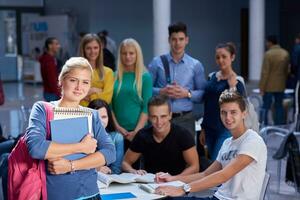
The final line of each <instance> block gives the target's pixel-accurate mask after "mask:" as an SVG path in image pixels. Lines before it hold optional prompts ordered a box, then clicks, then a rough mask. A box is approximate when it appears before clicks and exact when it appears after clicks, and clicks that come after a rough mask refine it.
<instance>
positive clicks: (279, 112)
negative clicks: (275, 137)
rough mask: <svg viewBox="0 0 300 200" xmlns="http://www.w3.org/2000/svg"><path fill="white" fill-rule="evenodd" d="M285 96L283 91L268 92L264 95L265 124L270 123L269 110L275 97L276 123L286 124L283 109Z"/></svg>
mask: <svg viewBox="0 0 300 200" xmlns="http://www.w3.org/2000/svg"><path fill="white" fill-rule="evenodd" d="M283 98H284V93H283V92H266V93H265V94H264V95H263V116H262V117H263V119H264V124H265V125H268V123H269V122H268V112H269V110H270V108H271V105H272V103H273V99H274V107H275V114H274V115H275V118H274V124H275V125H279V124H285V122H284V109H283V105H282V103H283Z"/></svg>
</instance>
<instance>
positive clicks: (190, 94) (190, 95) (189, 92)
mask: <svg viewBox="0 0 300 200" xmlns="http://www.w3.org/2000/svg"><path fill="white" fill-rule="evenodd" d="M188 98H189V99H190V98H192V93H191V91H190V90H189V91H188Z"/></svg>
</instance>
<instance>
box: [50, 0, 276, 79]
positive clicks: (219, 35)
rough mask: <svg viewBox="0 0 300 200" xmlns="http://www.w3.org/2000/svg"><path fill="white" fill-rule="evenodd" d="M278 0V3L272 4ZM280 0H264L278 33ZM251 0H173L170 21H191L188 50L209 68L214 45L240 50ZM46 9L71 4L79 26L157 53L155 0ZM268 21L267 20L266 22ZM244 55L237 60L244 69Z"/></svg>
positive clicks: (69, 0) (53, 3) (105, 0)
mask: <svg viewBox="0 0 300 200" xmlns="http://www.w3.org/2000/svg"><path fill="white" fill-rule="evenodd" d="M274 2H275V4H274ZM278 2H279V0H276V1H272V0H266V7H267V6H268V5H269V7H268V8H267V9H268V10H267V11H266V14H267V16H266V20H267V22H266V24H267V25H266V26H267V30H268V32H271V33H272V34H276V33H278V31H279V30H278V29H279V28H278V27H279V25H278V23H279V22H278V21H277V20H278V17H275V18H274V17H273V16H275V15H276V14H279V6H278V5H279V4H278ZM248 3H249V2H248V0H243V1H242V0H227V1H220V0H185V1H183V0H172V1H171V21H172V22H175V21H183V22H185V23H187V25H188V32H189V36H190V44H189V46H188V49H187V52H188V53H189V54H191V55H192V56H194V57H195V58H198V59H199V60H200V61H201V62H202V63H203V64H204V66H205V70H206V73H207V74H208V73H209V72H211V71H212V70H214V69H216V64H215V60H214V49H215V46H216V45H217V44H218V43H220V42H226V41H232V42H234V43H235V44H236V45H237V47H238V51H239V50H240V49H239V48H240V10H241V8H248ZM45 6H46V7H45V12H46V14H61V13H63V12H65V11H68V10H72V13H73V14H75V16H76V17H77V29H78V32H80V31H87V32H89V31H90V32H98V31H100V30H102V29H104V28H105V29H107V30H108V31H109V32H110V35H111V37H112V38H114V39H115V40H116V42H117V43H119V42H121V41H122V40H123V39H124V38H127V37H133V38H135V39H137V40H138V41H139V43H140V44H141V46H142V49H143V53H144V59H145V64H146V65H147V64H148V63H149V62H150V61H151V59H152V57H153V26H152V15H153V14H152V13H153V12H152V1H151V0H126V1H120V0H85V1H83V0H76V1H73V0H64V1H61V0H45ZM268 22H269V23H268ZM239 58H240V55H239V54H238V56H237V60H236V62H235V64H234V67H235V69H236V71H237V72H238V73H239V72H240V59H239Z"/></svg>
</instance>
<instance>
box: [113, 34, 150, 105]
mask: <svg viewBox="0 0 300 200" xmlns="http://www.w3.org/2000/svg"><path fill="white" fill-rule="evenodd" d="M127 46H132V47H134V48H135V51H136V62H135V66H134V72H135V80H134V86H135V87H136V90H137V93H138V96H139V98H140V99H141V100H142V99H143V98H142V85H143V74H144V73H145V72H146V71H147V70H146V67H145V65H144V59H143V53H142V49H141V47H140V45H139V43H138V42H137V41H136V40H135V39H132V38H127V39H125V40H123V41H122V42H121V44H120V47H119V51H118V70H117V76H116V80H119V87H118V92H117V94H119V92H120V89H121V86H122V80H123V73H124V67H125V66H124V64H123V63H122V59H121V53H122V48H123V47H127Z"/></svg>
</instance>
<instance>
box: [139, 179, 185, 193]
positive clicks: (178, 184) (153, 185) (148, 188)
mask: <svg viewBox="0 0 300 200" xmlns="http://www.w3.org/2000/svg"><path fill="white" fill-rule="evenodd" d="M165 185H167V186H175V187H181V186H183V185H184V182H182V181H171V182H165V183H148V184H140V185H139V187H140V188H141V189H142V190H144V191H146V192H149V193H154V192H155V189H156V188H158V187H159V186H165Z"/></svg>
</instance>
